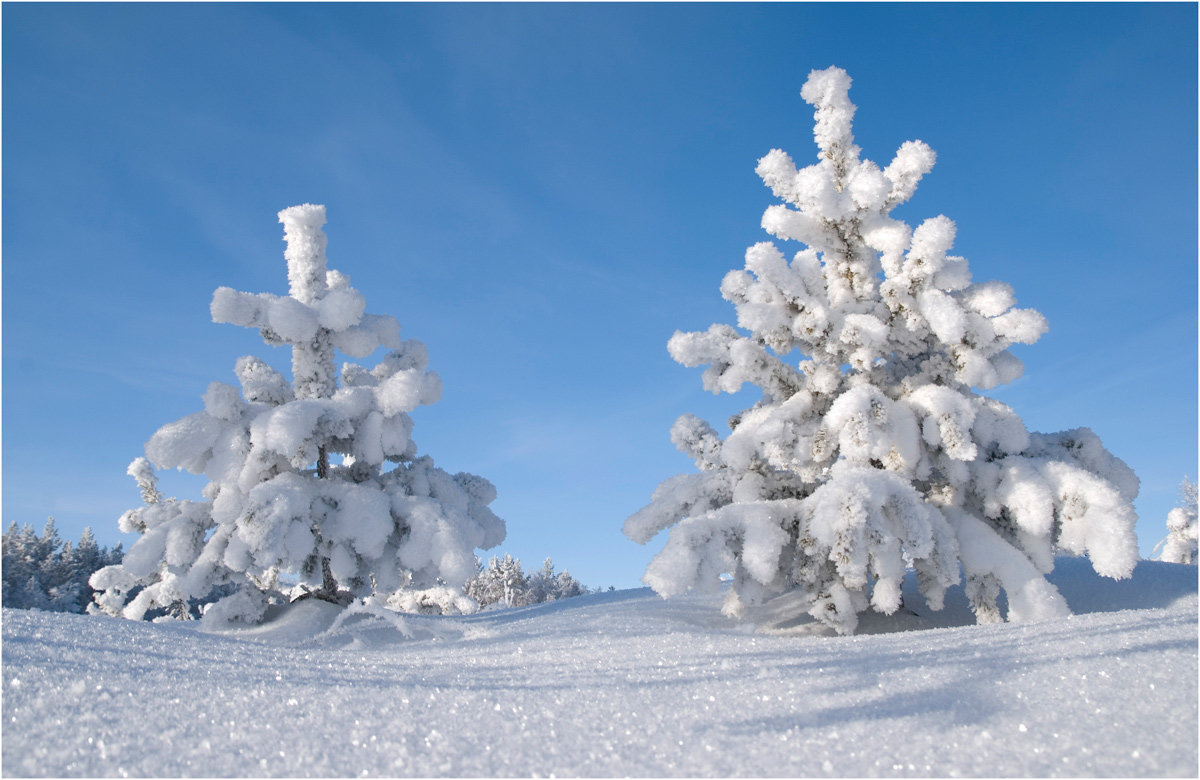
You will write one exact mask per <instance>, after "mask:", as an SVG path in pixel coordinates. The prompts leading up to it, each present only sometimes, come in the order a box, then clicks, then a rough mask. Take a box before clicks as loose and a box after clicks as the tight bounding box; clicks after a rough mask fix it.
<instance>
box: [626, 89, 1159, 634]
mask: <svg viewBox="0 0 1200 780" xmlns="http://www.w3.org/2000/svg"><path fill="white" fill-rule="evenodd" d="M849 89H850V77H849V76H848V75H847V74H846V72H845V71H843V70H841V69H840V68H829V69H827V70H824V71H814V72H813V73H812V74H810V76H809V78H808V81H807V82H806V83H805V85H804V89H803V90H802V92H801V95H802V97H803V98H804V99H805V100H806V101H808V102H809V103H811V104H812V105H813V106H815V108H816V114H815V120H816V124H815V129H814V138H815V140H816V143H817V147H818V150H819V154H818V162H817V163H815V164H813V165H810V166H808V167H806V168H799V169H798V168H797V167H796V165H795V163H794V162H793V161H792V158H791V157H790V156H788V154H786V153H785V152H782V151H780V150H778V149H774V150H772V151H770V152H769V153H768V154H767V155H766V156H765V157H763V158H762V159H761V160H759V162H758V168H757V172H758V175H759V176H760V177H761V178H762V180H763V181H764V183H766V185H767V186H768V187H769V188H770V189H771V191H772V192H773V193H774V194H775V196H776V197H778V198H779V199H780V200H782V201H783V203H781V204H777V205H773V206H770V207H769V208H767V210H766V212H765V213H764V214H763V219H762V226H763V229H764V230H766V231H767V232H768V233H770V234H771V235H773V236H775V237H776V238H778V239H780V240H782V241H797V242H799V243H800V244H803V245H804V248H802V249H800V250H799V251H797V252H796V253H795V254H794V256H793V257H792V259H791V260H790V261H789V260H788V259H787V258H786V257H785V256H784V254H783V253H782V252H781V251H780V249H779V248H778V247H777V246H776V245H775V244H773V243H771V242H762V243H759V244H755V245H754V246H752V247H750V248H749V249H748V250H747V251H746V263H745V268H744V270H735V271H731V272H730V273H729V274H728V275H726V277H725V279H724V280H723V281H722V283H721V294H722V296H723V297H724V298H725V299H726V300H728V301H729V302H730V303H732V304H733V305H734V306H735V308H736V310H737V324H738V326H739V327H740V328H741V330H740V331H739V330H738V329H737V328H734V327H731V326H729V325H713V326H711V327H710V328H709V329H708V330H707V331H704V332H698V333H676V334H675V335H674V336H673V337H672V338H671V340H670V342H669V344H668V350H669V351H670V354H671V356H672V357H673V358H674V359H675V360H676V361H677V362H679V363H682V364H683V365H685V366H689V367H698V366H707V368H706V369H705V371H704V375H703V382H704V387H705V389H707V390H710V391H712V392H714V393H718V392H728V393H735V392H737V391H738V390H739V389H740V388H741V387H742V386H743V385H744V384H746V383H749V384H753V385H755V386H757V387H759V388H760V389H761V390H762V399H761V400H760V401H759V402H758V403H757V404H755V405H754V406H753V407H751V408H750V409H747V410H745V411H744V412H742V413H741V414H739V415H736V416H735V417H734V418H733V419H732V420H731V422H730V425H731V428H732V430H731V432H730V433H729V434H728V436H726V437H725V438H724V439H723V440H722V439H721V437H720V434H719V433H718V432H717V431H715V430H714V429H713V428H712V427H711V426H709V425H708V424H707V423H705V422H703V421H701V420H699V419H697V418H695V417H693V416H691V415H684V416H683V417H681V418H680V419H679V421H678V422H676V423H675V426H674V427H673V428H672V430H671V439H672V441H673V442H674V443H675V444H676V446H677V447H678V448H679V449H680V450H681V451H682V452H684V453H685V454H687V455H689V456H691V457H692V458H693V459H694V460H695V462H696V465H697V467H698V469H699V473H696V474H686V475H680V476H677V477H674V478H672V479H669V480H667V481H666V482H664V483H662V485H660V486H659V488H658V489H657V490H656V491H655V493H654V496H653V499H652V502H651V503H650V504H649V505H648V506H646V507H645V508H643V509H642V510H640V511H638V512H637V513H635V514H634V515H632V516H631V517H629V518H628V519H627V520H626V522H625V526H624V530H625V533H626V535H628V536H629V537H630V538H632V539H633V540H635V541H637V542H640V543H645V542H647V541H649V540H650V539H651V538H653V537H654V536H655V535H656V534H657V533H658V532H660V531H663V530H666V529H670V532H669V535H668V539H667V543H666V545H665V547H664V548H663V550H662V552H661V553H659V554H658V555H657V556H656V557H655V558H654V560H653V561H652V562H651V564H650V566H649V568H648V569H647V571H646V576H645V581H646V583H647V584H649V585H651V586H652V587H654V589H655V590H656V591H658V592H659V593H660V594H662V595H664V596H669V595H672V594H676V593H680V592H682V591H685V590H687V589H688V588H692V587H704V586H711V587H715V586H716V584H717V583H718V581H719V579H718V578H719V577H720V576H721V575H723V574H730V575H732V577H733V580H732V587H731V591H730V596H729V600H728V601H727V603H726V608H725V609H726V612H727V613H729V614H740V613H741V612H742V611H743V610H744V609H745V607H746V606H747V605H750V604H755V603H758V602H761V601H762V600H764V599H766V598H770V597H772V596H774V595H777V594H782V593H784V592H792V593H793V594H795V595H797V596H799V600H798V602H795V603H800V604H802V605H804V609H805V610H806V611H807V612H808V613H809V614H811V615H812V616H813V617H814V618H815V619H817V620H819V621H821V622H823V623H825V624H828V625H829V626H832V627H833V628H835V629H836V630H837V631H839V632H842V633H849V632H852V631H853V630H854V629H855V627H856V625H857V622H858V614H859V613H860V612H862V611H864V610H866V609H867V608H868V607H870V608H873V609H875V610H877V611H879V612H883V613H891V612H894V611H895V610H896V609H897V608H899V606H900V584H901V580H902V578H903V576H904V573H905V570H906V568H908V567H912V568H914V569H915V570H916V575H917V582H918V584H919V586H920V588H921V591H922V592H923V594H924V595H925V597H926V599H927V601H928V602H929V605H930V606H931V607H932V608H934V609H939V608H940V607H941V604H942V600H943V596H944V594H945V592H946V590H947V588H949V587H951V586H953V585H955V584H957V583H959V582H961V581H962V580H963V578H965V583H964V584H965V588H966V591H967V595H968V597H969V599H970V600H971V603H972V606H973V607H974V609H975V612H976V615H977V617H978V619H979V620H980V621H981V622H984V621H990V620H999V619H1002V618H1001V615H1000V610H999V608H998V606H997V597H998V595H999V593H1000V591H1001V590H1004V591H1005V592H1006V594H1007V596H1008V603H1009V609H1008V618H1009V619H1011V620H1033V619H1041V618H1046V617H1052V616H1055V615H1062V614H1067V612H1068V610H1067V606H1066V604H1065V602H1064V601H1063V599H1062V597H1061V596H1060V595H1059V594H1058V593H1057V591H1056V590H1055V589H1054V587H1053V586H1052V585H1051V584H1050V583H1049V582H1047V581H1046V579H1045V577H1044V576H1043V575H1044V574H1046V573H1048V572H1049V571H1050V570H1051V568H1052V567H1053V562H1054V555H1055V553H1056V552H1066V553H1072V554H1076V555H1087V556H1089V557H1090V558H1091V560H1092V563H1093V565H1094V567H1095V569H1096V571H1098V572H1100V573H1101V574H1104V575H1107V576H1111V577H1118V578H1120V577H1126V576H1129V574H1130V573H1131V572H1132V570H1133V566H1134V564H1135V563H1136V561H1137V545H1136V539H1135V537H1134V533H1133V526H1134V523H1135V521H1136V516H1135V514H1134V511H1133V507H1132V504H1131V502H1132V500H1133V498H1134V497H1135V496H1136V494H1137V490H1138V480H1137V477H1135V476H1134V474H1133V472H1132V471H1131V470H1130V469H1129V468H1128V467H1127V466H1126V465H1125V464H1124V463H1123V462H1122V461H1120V460H1119V459H1117V458H1115V457H1114V456H1113V455H1111V454H1110V453H1109V452H1108V451H1107V450H1105V449H1104V448H1103V446H1101V444H1100V441H1099V439H1098V438H1097V437H1096V436H1095V434H1093V433H1092V432H1091V431H1089V430H1087V429H1078V430H1073V431H1066V432H1063V433H1056V434H1037V433H1030V432H1029V431H1028V430H1026V428H1025V426H1024V424H1023V423H1022V422H1021V419H1020V418H1019V417H1018V416H1017V415H1016V413H1015V412H1014V411H1013V410H1012V409H1010V408H1009V407H1007V406H1006V405H1004V404H1002V403H1000V402H998V401H995V400H993V399H989V398H985V397H983V396H980V395H978V394H977V393H976V392H975V391H974V389H973V388H978V389H981V390H987V389H990V388H993V387H995V386H997V385H1000V384H1003V383H1006V382H1011V381H1013V380H1014V379H1016V378H1017V377H1019V376H1020V375H1021V373H1022V370H1023V367H1022V364H1021V361H1020V360H1019V359H1018V358H1017V357H1015V356H1014V355H1013V354H1012V353H1011V352H1010V351H1009V348H1010V347H1011V346H1012V345H1013V344H1032V343H1033V342H1035V341H1037V339H1038V338H1040V337H1041V335H1042V334H1043V333H1044V332H1045V331H1046V321H1045V319H1044V318H1043V317H1042V315H1041V314H1039V313H1038V312H1036V311H1033V310H1031V309H1018V308H1015V303H1016V300H1015V298H1014V296H1013V291H1012V288H1011V287H1009V286H1008V285H1007V284H1004V283H1002V282H984V283H974V282H973V281H972V279H971V274H970V271H969V270H968V266H967V261H966V260H965V259H964V258H962V257H957V256H954V255H952V254H950V251H951V248H952V246H953V244H954V238H955V226H954V223H953V222H952V221H951V220H950V219H948V218H947V217H945V216H937V217H933V218H931V219H927V220H925V221H924V222H923V223H921V224H920V225H918V226H917V227H916V228H915V229H913V228H910V227H909V226H908V225H907V224H905V223H904V222H902V221H900V220H897V219H894V218H893V217H892V216H891V212H892V210H893V209H894V208H895V207H896V206H898V205H899V204H901V203H903V202H905V201H907V200H908V199H909V198H911V197H912V195H913V193H914V192H915V190H916V187H917V184H918V182H919V181H920V180H921V178H922V177H923V176H925V174H927V173H929V171H930V170H931V169H932V167H933V163H934V160H935V155H934V152H933V150H932V149H930V148H929V147H928V146H927V145H925V144H924V143H922V142H920V141H908V142H905V143H904V144H903V145H902V146H901V147H900V149H899V151H898V152H897V153H896V156H895V159H893V160H892V162H891V163H890V164H888V165H887V166H886V167H885V168H883V169H880V167H879V166H878V165H876V164H875V163H873V162H871V161H870V160H864V159H861V157H860V151H861V150H860V149H859V148H858V146H856V145H855V143H854V136H853V133H852V122H851V120H852V119H853V116H854V112H855V106H854V104H853V103H851V102H850V99H849ZM747 334H748V335H747ZM797 355H798V358H797V357H796V356H797ZM960 567H961V574H960Z"/></svg>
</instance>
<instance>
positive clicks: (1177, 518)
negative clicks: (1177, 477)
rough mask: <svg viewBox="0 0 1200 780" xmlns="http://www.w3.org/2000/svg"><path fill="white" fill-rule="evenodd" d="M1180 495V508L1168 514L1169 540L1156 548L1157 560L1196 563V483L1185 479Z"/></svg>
mask: <svg viewBox="0 0 1200 780" xmlns="http://www.w3.org/2000/svg"><path fill="white" fill-rule="evenodd" d="M1179 493H1180V502H1179V506H1177V507H1175V508H1174V509H1172V510H1171V511H1170V512H1168V513H1167V538H1165V539H1163V540H1162V541H1161V542H1159V543H1158V544H1156V545H1155V546H1154V551H1155V552H1157V553H1158V556H1157V557H1156V558H1155V560H1159V561H1166V562H1167V563H1196V557H1197V533H1196V514H1197V513H1196V483H1195V482H1192V481H1191V480H1190V479H1186V478H1185V479H1184V480H1183V483H1182V484H1180V486H1179ZM1160 550H1161V552H1159V551H1160Z"/></svg>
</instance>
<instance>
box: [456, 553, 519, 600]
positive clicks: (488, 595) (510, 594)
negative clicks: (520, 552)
mask: <svg viewBox="0 0 1200 780" xmlns="http://www.w3.org/2000/svg"><path fill="white" fill-rule="evenodd" d="M463 592H464V593H465V594H466V595H467V596H469V597H470V598H472V599H474V600H475V601H476V602H478V603H479V606H481V607H486V606H490V605H492V604H502V605H504V606H506V607H525V606H528V605H529V604H531V603H533V602H532V601H531V600H530V593H529V584H528V582H527V581H526V578H525V572H523V571H522V570H521V560H520V559H519V558H514V557H513V556H512V555H509V554H507V553H505V555H504V557H503V558H500V557H497V556H495V555H493V556H492V558H491V560H489V561H488V563H487V566H482V565H480V566H478V571H477V573H476V574H475V576H474V577H472V578H471V579H470V580H469V581H468V582H467V583H466V585H465V587H464V588H463Z"/></svg>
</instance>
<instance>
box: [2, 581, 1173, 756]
mask: <svg viewBox="0 0 1200 780" xmlns="http://www.w3.org/2000/svg"><path fill="white" fill-rule="evenodd" d="M1196 576H1197V575H1196V567H1195V566H1183V565H1175V564H1164V563H1152V562H1142V563H1140V564H1139V566H1138V568H1137V570H1136V572H1135V574H1134V577H1133V579H1132V580H1126V581H1123V582H1113V581H1111V580H1103V579H1101V578H1099V577H1097V576H1096V575H1095V574H1094V573H1092V572H1091V570H1090V568H1089V567H1088V565H1087V563H1086V562H1083V561H1077V560H1060V561H1059V564H1058V568H1057V570H1056V572H1055V573H1054V574H1053V575H1051V577H1050V579H1051V580H1052V581H1054V582H1055V584H1057V585H1058V587H1059V588H1060V590H1061V591H1062V593H1063V595H1064V596H1065V597H1066V599H1067V601H1068V602H1069V603H1070V604H1071V606H1072V608H1073V609H1074V610H1075V612H1076V615H1075V616H1073V617H1071V618H1069V619H1063V620H1056V621H1051V622H1046V623H1037V624H1026V625H1018V624H998V625H989V626H973V625H970V626H966V625H962V624H963V623H965V622H967V621H969V619H970V618H969V616H968V614H967V613H966V607H965V604H964V603H963V602H962V596H961V589H955V590H952V591H951V593H950V594H949V596H948V599H947V608H946V610H945V611H944V612H943V613H940V614H936V615H930V616H926V617H919V615H923V614H925V613H926V612H927V610H925V609H924V603H923V602H922V601H921V600H920V597H919V596H918V595H916V594H915V589H914V588H913V583H912V582H911V581H908V582H906V583H905V603H906V604H908V605H909V606H910V607H911V609H912V611H911V612H905V613H903V614H898V615H897V616H894V617H893V618H890V619H883V618H879V617H874V618H871V617H868V616H864V618H865V619H864V621H863V625H862V626H861V628H860V631H862V632H871V631H877V632H882V633H874V634H870V633H862V634H860V635H857V636H852V637H837V636H818V635H812V634H805V633H803V632H804V631H805V630H806V625H800V626H789V624H788V623H787V621H785V620H782V619H780V618H778V616H776V618H775V621H776V622H775V629H774V630H775V631H776V633H774V634H764V633H754V630H753V629H752V628H751V627H750V626H748V625H745V624H738V623H737V622H734V621H731V620H729V619H726V618H723V617H721V615H720V614H719V611H718V607H719V598H720V597H719V596H702V595H688V596H684V597H680V598H677V599H673V600H670V601H663V600H662V599H660V598H658V597H657V596H656V595H654V594H653V593H652V592H650V591H649V590H634V591H617V592H613V593H606V594H600V595H594V596H585V597H580V598H575V599H569V600H566V601H562V602H558V603H551V604H545V605H539V606H535V607H529V608H525V609H518V610H508V611H495V612H486V613H483V614H479V615H475V616H471V617H466V618H462V617H455V618H442V617H422V616H397V615H394V614H392V613H386V614H383V615H374V614H364V613H360V614H349V615H343V616H342V617H341V618H340V619H339V616H338V612H339V610H338V608H336V607H333V606H331V605H328V604H324V603H317V602H313V601H308V602H302V603H300V604H297V605H294V606H293V607H291V608H289V609H288V610H287V611H286V612H285V613H284V614H282V615H279V616H278V617H277V618H276V619H275V620H274V621H273V622H271V623H269V624H266V625H264V626H259V627H256V628H253V629H240V630H231V631H226V632H224V633H223V634H220V635H214V634H202V633H199V632H198V631H197V630H195V628H194V627H191V626H189V625H181V624H174V623H172V624H150V623H135V622H130V621H126V620H120V619H116V618H106V617H92V616H80V615H68V614H60V613H42V612H26V611H20V610H11V609H6V610H4V612H3V642H4V643H3V678H4V682H3V686H4V687H3V719H4V720H3V766H2V769H3V773H4V774H5V775H7V776H20V775H42V776H67V775H72V776H79V775H90V776H96V775H110V776H111V775H135V776H137V775H141V776H145V775H159V776H162V775H207V776H228V775H242V776H246V775H252V776H281V775H290V776H350V775H392V776H398V775H417V776H438V775H452V776H453V775H472V776H475V775H484V776H487V775H552V774H553V775H589V776H594V775H604V776H610V775H657V776H676V775H691V776H731V775H732V776H745V775H776V776H778V775H786V776H798V775H842V776H846V775H850V776H863V775H866V776H872V775H900V776H909V775H951V776H953V775H976V776H978V775H990V776H996V775H1035V776H1036V775H1042V776H1045V775H1106V776H1111V775H1125V776H1150V775H1156V776H1161V775H1186V776H1195V775H1196V774H1197V600H1196ZM910 579H911V578H910ZM956 599H957V600H956ZM775 606H776V607H778V605H775ZM770 612H771V610H768V609H764V610H763V611H761V612H760V613H759V614H758V615H757V618H758V619H759V620H760V621H761V620H767V621H770V620H772V616H771V614H770ZM914 613H915V614H914ZM921 627H925V628H926V629H927V630H920V631H912V630H899V629H912V628H921Z"/></svg>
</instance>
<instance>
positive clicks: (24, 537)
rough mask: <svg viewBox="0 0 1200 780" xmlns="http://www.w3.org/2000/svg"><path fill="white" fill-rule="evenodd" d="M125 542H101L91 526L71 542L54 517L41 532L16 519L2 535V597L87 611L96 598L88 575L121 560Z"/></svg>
mask: <svg viewBox="0 0 1200 780" xmlns="http://www.w3.org/2000/svg"><path fill="white" fill-rule="evenodd" d="M122 555H123V553H122V551H121V545H119V544H118V545H117V546H116V548H115V549H112V550H109V549H108V548H107V547H100V546H99V545H98V544H96V538H95V537H94V536H93V535H92V529H91V528H85V529H83V534H82V535H81V536H80V538H79V543H78V544H77V545H75V546H72V545H71V543H70V542H69V541H64V540H63V539H62V538H60V537H59V535H58V529H56V528H55V526H54V518H53V517H51V518H49V519H48V520H47V521H46V525H45V527H44V528H43V529H42V535H41V536H40V537H39V536H38V535H37V534H36V533H35V532H34V530H33V526H32V525H29V524H26V525H25V526H24V527H23V528H19V527H18V526H17V523H16V521H13V523H12V525H10V526H9V527H8V530H7V531H5V532H4V536H3V561H2V562H0V568H2V569H3V572H4V590H3V602H4V606H6V607H16V608H18V609H43V610H51V611H55V612H83V611H84V609H86V608H87V605H88V604H89V603H91V601H92V595H93V591H92V589H91V588H90V587H89V586H88V578H90V577H91V576H92V574H93V573H94V572H96V571H97V570H98V569H101V568H104V567H105V566H111V565H113V564H115V563H119V562H120V560H121V556H122Z"/></svg>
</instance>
